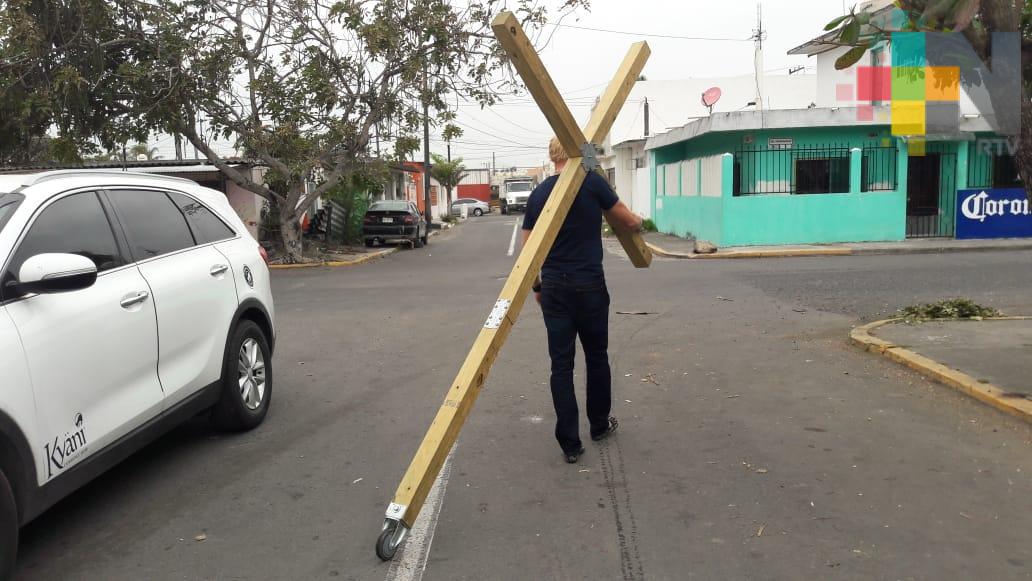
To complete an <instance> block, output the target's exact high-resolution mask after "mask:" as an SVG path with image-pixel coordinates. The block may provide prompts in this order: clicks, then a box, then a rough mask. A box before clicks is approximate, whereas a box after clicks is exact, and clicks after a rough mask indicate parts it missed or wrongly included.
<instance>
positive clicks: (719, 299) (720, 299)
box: [717, 297, 735, 303]
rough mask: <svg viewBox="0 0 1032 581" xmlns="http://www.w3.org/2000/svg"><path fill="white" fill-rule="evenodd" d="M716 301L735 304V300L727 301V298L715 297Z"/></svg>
mask: <svg viewBox="0 0 1032 581" xmlns="http://www.w3.org/2000/svg"><path fill="white" fill-rule="evenodd" d="M717 300H718V301H726V302H729V303H733V302H735V299H729V298H726V297H717Z"/></svg>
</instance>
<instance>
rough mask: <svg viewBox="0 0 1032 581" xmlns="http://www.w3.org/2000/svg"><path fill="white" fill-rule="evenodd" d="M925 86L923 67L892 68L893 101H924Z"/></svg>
mask: <svg viewBox="0 0 1032 581" xmlns="http://www.w3.org/2000/svg"><path fill="white" fill-rule="evenodd" d="M926 84H927V83H926V81H925V68H924V67H893V68H892V100H893V101H924V100H925V86H926Z"/></svg>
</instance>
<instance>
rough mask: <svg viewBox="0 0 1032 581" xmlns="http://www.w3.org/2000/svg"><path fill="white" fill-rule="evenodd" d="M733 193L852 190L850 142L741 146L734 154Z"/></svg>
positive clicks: (794, 192) (841, 191) (813, 192)
mask: <svg viewBox="0 0 1032 581" xmlns="http://www.w3.org/2000/svg"><path fill="white" fill-rule="evenodd" d="M734 167H735V176H734V195H736V196H755V195H763V194H827V193H847V192H849V146H848V145H838V144H835V145H821V146H814V147H793V148H791V149H789V148H786V149H741V150H738V151H736V152H735V154H734Z"/></svg>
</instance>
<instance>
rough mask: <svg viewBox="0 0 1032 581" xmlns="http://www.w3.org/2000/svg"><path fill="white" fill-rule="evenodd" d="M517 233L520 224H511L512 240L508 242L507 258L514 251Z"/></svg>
mask: <svg viewBox="0 0 1032 581" xmlns="http://www.w3.org/2000/svg"><path fill="white" fill-rule="evenodd" d="M519 231H520V223H519V222H513V223H512V240H510V241H509V254H508V255H507V256H512V253H513V252H515V251H516V234H517V233H519Z"/></svg>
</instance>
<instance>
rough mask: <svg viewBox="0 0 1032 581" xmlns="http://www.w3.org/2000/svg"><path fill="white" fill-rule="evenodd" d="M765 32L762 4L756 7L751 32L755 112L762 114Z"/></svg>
mask: <svg viewBox="0 0 1032 581" xmlns="http://www.w3.org/2000/svg"><path fill="white" fill-rule="evenodd" d="M766 36H767V31H766V30H763V4H762V3H758V4H757V5H756V30H754V31H753V40H755V41H756V57H755V66H756V110H757V111H760V112H763V40H764V38H765V37H766Z"/></svg>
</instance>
